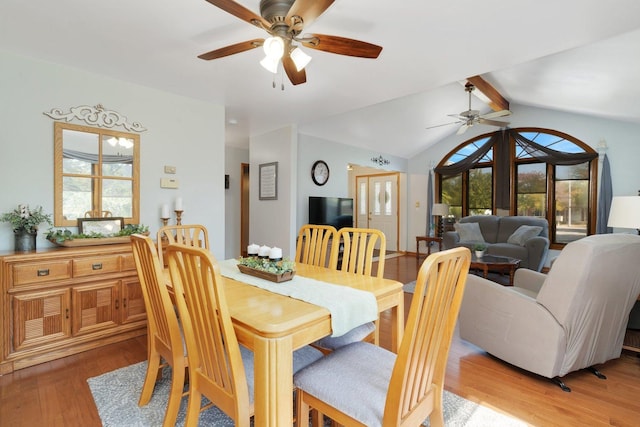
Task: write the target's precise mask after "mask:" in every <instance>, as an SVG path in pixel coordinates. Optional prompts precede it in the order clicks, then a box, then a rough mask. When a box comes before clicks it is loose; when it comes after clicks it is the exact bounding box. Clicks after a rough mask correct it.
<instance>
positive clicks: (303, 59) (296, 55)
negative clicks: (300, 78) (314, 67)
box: [289, 47, 311, 71]
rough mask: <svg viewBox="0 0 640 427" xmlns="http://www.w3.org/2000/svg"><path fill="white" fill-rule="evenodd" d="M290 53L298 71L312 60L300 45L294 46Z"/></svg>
mask: <svg viewBox="0 0 640 427" xmlns="http://www.w3.org/2000/svg"><path fill="white" fill-rule="evenodd" d="M289 55H290V56H291V60H292V61H293V63H294V64H295V65H296V69H297V70H298V71H300V70H302V69H303V68H304V67H306V66H307V65H308V64H309V62H310V61H311V57H310V56H309V55H307V54H306V53H305V52H304V51H303V50H302V49H300V48H299V47H296V48H294V49H293V50H292V51H291V53H290V54H289Z"/></svg>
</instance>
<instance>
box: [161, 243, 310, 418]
mask: <svg viewBox="0 0 640 427" xmlns="http://www.w3.org/2000/svg"><path fill="white" fill-rule="evenodd" d="M167 258H168V261H169V270H170V274H171V282H172V285H173V288H174V292H175V299H176V303H177V306H178V313H179V315H180V319H181V320H182V324H183V331H184V338H185V341H186V344H187V352H188V354H189V403H188V405H187V415H186V420H185V426H196V425H197V424H198V416H199V413H200V410H201V409H204V408H201V400H202V396H203V395H204V396H205V397H207V398H208V399H209V400H210V401H211V403H212V404H213V405H215V406H217V407H218V408H219V409H220V410H222V411H223V412H224V413H225V414H227V415H228V416H229V417H230V418H232V419H233V420H234V422H235V425H236V426H249V422H250V417H251V416H252V415H253V414H254V398H253V397H254V396H253V390H254V384H253V379H254V374H253V372H254V371H253V367H254V363H253V352H252V351H250V350H248V349H247V348H245V347H243V346H240V345H239V344H238V340H237V338H236V334H235V331H234V329H233V324H232V321H231V316H230V314H229V307H228V305H227V301H226V297H225V292H224V286H223V281H222V277H221V276H220V268H219V266H218V264H217V262H216V261H215V259H214V257H213V255H212V254H211V253H210V252H209V251H208V250H206V249H203V248H197V247H192V246H186V245H181V244H170V245H169V247H168V248H167ZM321 357H322V353H321V352H319V351H318V350H315V349H313V348H311V347H310V346H305V347H302V348H301V349H299V350H296V351H295V352H294V353H293V372H294V373H295V372H298V371H299V370H300V369H302V368H304V367H306V366H308V365H309V364H311V363H313V362H315V361H317V360H319V359H320V358H321Z"/></svg>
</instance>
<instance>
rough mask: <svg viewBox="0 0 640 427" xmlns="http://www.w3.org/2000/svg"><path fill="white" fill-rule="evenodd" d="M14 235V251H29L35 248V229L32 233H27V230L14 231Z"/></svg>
mask: <svg viewBox="0 0 640 427" xmlns="http://www.w3.org/2000/svg"><path fill="white" fill-rule="evenodd" d="M14 235H15V238H16V245H15V251H16V252H29V251H35V250H36V236H37V235H38V232H37V231H34V232H33V233H29V232H27V231H14Z"/></svg>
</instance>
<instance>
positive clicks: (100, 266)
mask: <svg viewBox="0 0 640 427" xmlns="http://www.w3.org/2000/svg"><path fill="white" fill-rule="evenodd" d="M91 268H92V269H93V270H102V263H101V262H97V263H95V264H91Z"/></svg>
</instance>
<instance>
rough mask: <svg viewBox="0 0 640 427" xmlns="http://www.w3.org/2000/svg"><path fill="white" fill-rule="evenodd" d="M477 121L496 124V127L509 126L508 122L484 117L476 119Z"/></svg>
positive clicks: (491, 124)
mask: <svg viewBox="0 0 640 427" xmlns="http://www.w3.org/2000/svg"><path fill="white" fill-rule="evenodd" d="M478 123H481V124H483V125H490V126H498V127H505V126H509V122H501V121H499V120H489V119H484V118H482V117H480V118H479V119H478Z"/></svg>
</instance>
